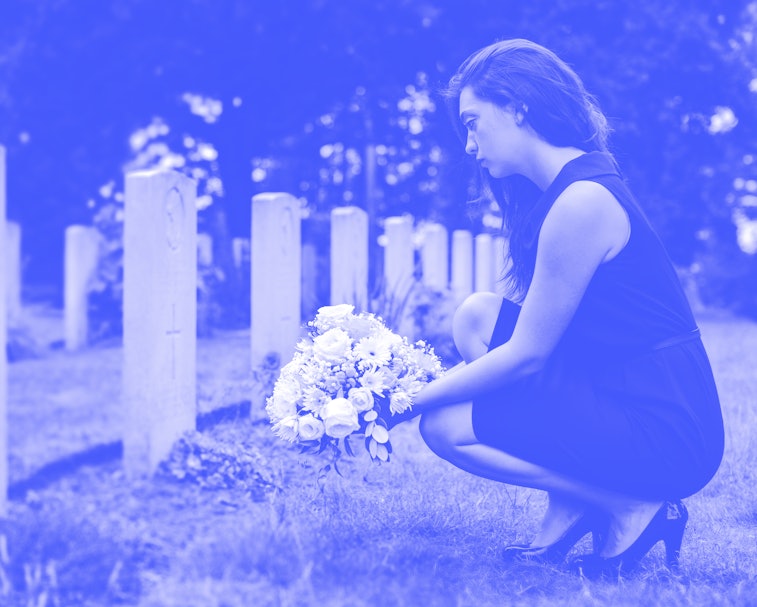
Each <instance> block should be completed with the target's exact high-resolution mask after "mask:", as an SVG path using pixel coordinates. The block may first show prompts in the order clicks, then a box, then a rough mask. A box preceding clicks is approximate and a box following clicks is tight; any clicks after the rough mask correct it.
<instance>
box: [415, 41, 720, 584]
mask: <svg viewBox="0 0 757 607" xmlns="http://www.w3.org/2000/svg"><path fill="white" fill-rule="evenodd" d="M448 93H449V98H450V100H451V102H452V105H453V106H455V109H456V110H457V113H458V115H459V119H460V121H461V122H462V125H463V128H464V129H465V131H464V133H465V151H466V152H467V153H468V154H470V155H471V156H475V158H476V161H477V162H478V163H479V164H480V166H481V168H482V176H483V183H484V186H485V193H488V194H490V195H491V196H493V198H494V199H495V200H496V201H497V202H498V203H499V205H500V207H501V208H502V211H503V214H504V225H505V229H506V232H507V234H508V235H509V240H510V261H511V262H512V263H511V267H510V270H509V275H508V279H509V283H510V285H511V286H512V287H513V292H514V293H515V294H516V299H517V300H518V301H519V303H520V304H521V305H516V304H515V303H512V302H510V301H507V300H503V299H502V298H500V297H498V296H496V295H494V294H491V293H477V294H474V295H472V296H471V297H469V298H468V299H467V300H466V301H464V302H463V304H462V305H461V306H460V308H459V309H458V311H457V313H456V315H455V319H454V323H453V333H454V339H455V343H456V345H457V347H458V349H459V351H460V353H461V354H462V356H463V358H464V360H465V362H464V363H461V365H459V366H458V367H456V368H455V370H454V371H453V372H451V373H449V374H447V375H446V376H445V377H443V378H441V379H439V380H437V381H435V382H432V383H431V384H429V385H428V386H427V387H425V388H424V389H423V390H422V391H421V392H420V394H419V395H418V397H417V399H416V403H415V406H414V411H415V412H416V413H417V412H421V413H422V414H423V415H422V418H421V422H420V431H421V434H422V436H423V438H424V440H425V441H426V443H427V444H428V446H429V447H430V448H431V449H432V450H433V451H434V452H436V453H437V454H438V455H439V456H441V457H443V458H444V459H446V460H448V461H450V462H451V463H453V464H454V465H456V466H458V467H460V468H462V469H464V470H467V471H469V472H472V473H474V474H477V475H479V476H482V477H485V478H489V479H493V480H496V481H501V482H505V483H510V484H515V485H522V486H526V487H532V488H536V489H543V490H546V491H547V492H548V493H549V506H548V508H547V511H546V515H545V517H544V520H543V522H542V525H541V530H540V532H539V533H538V535H537V537H536V538H535V539H534V540H533V541H532V543H531V544H530V545H513V546H508V547H507V548H506V549H505V554H506V556H507V557H508V558H513V559H532V560H539V561H551V562H560V561H561V560H563V559H564V558H565V557H566V555H567V553H568V551H569V550H570V549H571V547H572V546H573V545H574V544H575V543H576V542H577V541H578V540H579V539H581V538H582V537H583V536H584V535H585V534H587V533H588V532H589V531H592V532H593V535H594V545H595V551H594V553H593V554H591V555H586V556H584V557H583V558H579V559H578V560H577V561H575V564H576V566H578V567H580V568H581V570H582V571H583V574H584V575H586V576H600V575H605V574H608V575H611V576H616V575H617V574H618V573H619V572H620V571H623V572H627V571H630V570H632V569H633V568H635V567H636V566H637V565H638V563H639V561H640V560H641V559H642V557H643V556H644V555H645V554H646V553H647V552H648V551H649V549H650V548H651V547H652V546H653V545H654V544H655V543H657V542H658V541H660V540H662V541H664V542H665V546H666V549H667V560H668V564H669V565H671V566H673V565H677V562H678V553H679V549H680V545H681V540H682V537H683V531H684V527H685V525H686V520H687V518H688V514H687V511H686V509H685V507H684V506H683V504H682V503H681V502H680V499H681V498H683V497H686V496H689V495H691V494H693V493H695V492H697V491H698V490H700V489H701V488H702V487H704V485H705V484H706V483H707V482H708V481H709V480H710V479H711V478H712V476H713V475H714V474H715V472H716V470H717V468H718V466H719V464H720V460H721V458H722V453H723V422H722V416H721V411H720V403H719V401H718V395H717V392H716V388H715V384H714V381H713V377H712V372H711V370H710V365H709V361H708V359H707V354H706V353H705V351H704V348H703V346H702V342H701V340H700V338H699V332H698V330H697V327H696V323H695V321H694V318H693V316H692V313H691V310H690V308H689V305H688V303H687V300H686V298H685V295H684V293H683V291H682V289H681V286H680V284H679V282H678V279H677V276H676V273H675V271H674V268H673V266H672V264H671V262H670V260H669V258H668V256H667V254H666V252H665V250H664V248H663V246H662V244H661V243H660V241H659V239H658V237H657V236H656V235H655V233H654V231H653V230H652V228H651V227H650V225H649V223H648V221H647V219H646V217H645V216H644V213H643V212H642V210H641V208H640V207H639V206H638V204H637V203H636V202H635V201H634V199H633V197H632V195H631V194H630V193H629V191H628V189H627V188H626V185H625V184H624V182H623V181H622V179H621V178H620V176H619V174H618V169H617V166H616V164H615V161H614V159H613V157H612V156H611V155H610V154H609V153H608V151H607V142H606V140H607V133H608V128H607V122H606V119H605V117H604V116H603V115H602V113H601V112H600V111H599V109H598V107H597V105H596V103H595V102H594V100H593V99H592V97H590V96H589V95H588V94H587V93H586V91H585V89H584V87H583V84H582V83H581V81H580V79H579V78H578V77H577V76H576V74H575V73H574V72H573V71H572V70H571V69H570V68H569V67H568V66H567V65H566V64H565V63H563V62H562V61H561V60H560V59H559V58H558V57H557V56H555V55H554V54H553V53H552V52H550V51H549V50H547V49H545V48H543V47H541V46H539V45H537V44H534V43H532V42H529V41H526V40H506V41H502V42H498V43H496V44H493V45H491V46H488V47H486V48H484V49H482V50H480V51H478V52H476V53H474V54H473V55H471V57H469V58H468V59H467V60H466V61H465V62H464V63H463V65H462V66H461V67H460V69H459V70H458V72H457V74H455V76H454V77H453V78H452V79H451V81H450V84H449V88H448Z"/></svg>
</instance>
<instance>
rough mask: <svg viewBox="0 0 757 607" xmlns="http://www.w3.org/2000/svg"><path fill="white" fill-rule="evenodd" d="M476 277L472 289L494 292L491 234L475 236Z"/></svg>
mask: <svg viewBox="0 0 757 607" xmlns="http://www.w3.org/2000/svg"><path fill="white" fill-rule="evenodd" d="M475 246H476V254H475V262H476V275H475V283H474V289H475V290H476V291H486V292H491V291H493V290H494V263H493V262H494V258H493V255H494V254H493V253H492V248H493V243H492V237H491V234H477V235H476V238H475Z"/></svg>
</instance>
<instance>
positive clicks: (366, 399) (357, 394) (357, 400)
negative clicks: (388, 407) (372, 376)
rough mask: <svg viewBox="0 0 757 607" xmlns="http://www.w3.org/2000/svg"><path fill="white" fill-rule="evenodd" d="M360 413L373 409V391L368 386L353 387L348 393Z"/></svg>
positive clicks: (348, 398)
mask: <svg viewBox="0 0 757 607" xmlns="http://www.w3.org/2000/svg"><path fill="white" fill-rule="evenodd" d="M347 400H349V401H350V402H351V403H352V405H353V406H354V407H355V410H356V411H357V412H358V413H362V412H363V411H370V410H371V409H373V393H372V392H371V391H370V390H369V389H368V388H352V390H350V392H349V394H348V395H347Z"/></svg>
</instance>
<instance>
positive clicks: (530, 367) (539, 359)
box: [520, 352, 549, 376]
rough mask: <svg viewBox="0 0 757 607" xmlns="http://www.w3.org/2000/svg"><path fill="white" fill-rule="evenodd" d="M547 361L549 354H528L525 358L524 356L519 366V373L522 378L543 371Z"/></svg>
mask: <svg viewBox="0 0 757 607" xmlns="http://www.w3.org/2000/svg"><path fill="white" fill-rule="evenodd" d="M548 360H549V354H547V353H543V352H529V354H528V355H527V356H524V358H523V360H522V363H521V365H520V369H521V373H522V374H523V376H528V375H535V374H536V373H539V372H541V371H542V370H543V369H544V367H545V366H546V365H547V361H548Z"/></svg>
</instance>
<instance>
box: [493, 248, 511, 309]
mask: <svg viewBox="0 0 757 607" xmlns="http://www.w3.org/2000/svg"><path fill="white" fill-rule="evenodd" d="M506 247H507V239H506V238H505V237H504V236H497V237H495V238H494V246H493V247H492V254H493V255H494V292H495V293H497V294H498V295H501V296H502V297H505V295H506V294H507V281H506V280H505V276H506V275H507V271H508V270H509V268H510V264H509V260H508V258H507V248H506Z"/></svg>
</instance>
